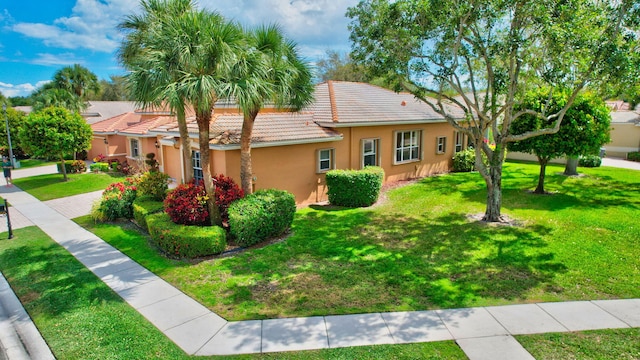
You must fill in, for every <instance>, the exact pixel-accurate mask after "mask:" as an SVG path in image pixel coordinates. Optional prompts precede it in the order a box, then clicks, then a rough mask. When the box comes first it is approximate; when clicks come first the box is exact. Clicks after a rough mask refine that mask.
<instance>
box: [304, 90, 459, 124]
mask: <svg viewBox="0 0 640 360" xmlns="http://www.w3.org/2000/svg"><path fill="white" fill-rule="evenodd" d="M315 97H316V101H315V103H314V104H313V105H312V106H311V107H310V108H309V110H310V111H312V112H313V113H314V119H315V121H316V122H318V123H319V124H321V125H323V126H350V125H367V124H371V125H375V124H376V123H394V122H398V123H401V122H438V121H444V118H443V117H442V116H441V115H440V114H438V113H436V112H435V111H433V109H432V108H431V107H430V106H428V105H427V104H425V103H424V102H422V101H420V100H417V99H416V98H415V97H414V96H413V95H411V94H409V93H395V92H393V91H391V90H387V89H384V88H381V87H378V86H375V85H371V84H365V83H356V82H345V81H327V82H324V83H321V84H318V85H317V86H316V93H315ZM450 109H451V110H450V112H451V113H452V114H454V115H455V116H456V117H458V118H463V117H464V114H463V112H462V111H461V110H459V109H456V108H453V107H451V108H450Z"/></svg>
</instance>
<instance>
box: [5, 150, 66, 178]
mask: <svg viewBox="0 0 640 360" xmlns="http://www.w3.org/2000/svg"><path fill="white" fill-rule="evenodd" d="M10 160H13V159H10ZM60 171H62V178H63V179H64V180H63V181H68V180H69V179H68V178H67V167H66V166H65V163H64V155H60Z"/></svg>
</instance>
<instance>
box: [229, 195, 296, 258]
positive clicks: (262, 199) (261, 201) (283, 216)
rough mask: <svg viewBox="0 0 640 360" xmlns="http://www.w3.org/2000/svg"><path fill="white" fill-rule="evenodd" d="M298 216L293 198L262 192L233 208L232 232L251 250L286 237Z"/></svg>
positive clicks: (231, 211) (231, 217)
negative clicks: (269, 240)
mask: <svg viewBox="0 0 640 360" xmlns="http://www.w3.org/2000/svg"><path fill="white" fill-rule="evenodd" d="M295 213H296V200H295V198H294V196H293V194H291V193H289V192H287V191H284V190H276V189H270V190H258V191H256V192H255V193H253V194H251V195H248V196H246V197H244V198H242V199H240V200H238V201H236V202H234V203H232V204H231V206H229V231H230V233H231V235H232V236H233V238H234V240H235V242H236V243H237V244H238V245H240V246H251V245H253V244H257V243H259V242H262V241H264V240H267V239H269V238H273V237H277V236H280V235H282V234H284V232H285V231H287V229H289V227H291V223H292V222H293V217H294V215H295Z"/></svg>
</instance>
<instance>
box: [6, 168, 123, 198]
mask: <svg viewBox="0 0 640 360" xmlns="http://www.w3.org/2000/svg"><path fill="white" fill-rule="evenodd" d="M68 177H69V181H66V182H65V181H63V177H62V174H47V175H38V176H32V177H28V178H22V179H15V180H14V181H13V183H14V184H15V185H16V186H17V187H19V188H20V189H22V190H24V191H26V192H28V193H29V194H31V195H33V196H34V197H36V198H37V199H38V200H40V201H46V200H52V199H58V198H62V197H67V196H71V195H78V194H84V193H88V192H92V191H97V190H103V189H105V188H106V187H107V185H109V184H111V183H113V182H117V181H122V180H123V179H124V178H125V176H124V175H122V174H111V173H109V174H104V173H98V174H96V173H84V174H69V175H68Z"/></svg>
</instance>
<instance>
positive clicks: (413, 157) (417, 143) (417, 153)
mask: <svg viewBox="0 0 640 360" xmlns="http://www.w3.org/2000/svg"><path fill="white" fill-rule="evenodd" d="M395 138H396V146H395V148H396V156H395V163H396V164H400V163H405V162H412V161H419V160H420V157H421V149H420V147H421V145H422V130H409V131H397V132H396V136H395Z"/></svg>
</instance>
